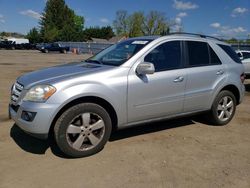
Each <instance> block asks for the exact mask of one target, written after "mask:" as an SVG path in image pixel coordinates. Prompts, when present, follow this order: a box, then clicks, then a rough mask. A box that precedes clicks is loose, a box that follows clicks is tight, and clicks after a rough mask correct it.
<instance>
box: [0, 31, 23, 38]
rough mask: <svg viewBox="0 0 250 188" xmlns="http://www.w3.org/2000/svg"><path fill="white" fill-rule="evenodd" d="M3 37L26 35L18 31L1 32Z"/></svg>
mask: <svg viewBox="0 0 250 188" xmlns="http://www.w3.org/2000/svg"><path fill="white" fill-rule="evenodd" d="M0 36H1V37H17V38H23V37H25V36H24V35H23V34H20V33H16V32H5V31H3V32H0Z"/></svg>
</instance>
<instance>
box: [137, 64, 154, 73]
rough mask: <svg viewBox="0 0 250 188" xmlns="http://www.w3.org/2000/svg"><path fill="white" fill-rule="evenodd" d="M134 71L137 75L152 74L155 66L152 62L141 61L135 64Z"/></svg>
mask: <svg viewBox="0 0 250 188" xmlns="http://www.w3.org/2000/svg"><path fill="white" fill-rule="evenodd" d="M136 72H137V74H139V75H145V74H154V72H155V66H154V64H153V63H149V62H143V63H140V64H139V65H138V66H137V68H136Z"/></svg>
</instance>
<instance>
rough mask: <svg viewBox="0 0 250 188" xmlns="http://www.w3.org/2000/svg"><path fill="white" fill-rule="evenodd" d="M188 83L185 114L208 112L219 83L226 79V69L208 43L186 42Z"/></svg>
mask: <svg viewBox="0 0 250 188" xmlns="http://www.w3.org/2000/svg"><path fill="white" fill-rule="evenodd" d="M185 52H186V53H185V54H186V68H187V83H186V91H185V100H184V112H193V111H201V110H207V109H209V108H210V107H211V106H210V105H211V98H212V93H213V91H214V90H215V88H216V87H217V86H218V83H220V82H223V81H224V80H225V79H226V76H225V68H224V65H223V64H222V63H221V61H220V59H219V57H218V56H217V54H216V53H215V51H214V50H213V49H212V47H211V46H210V45H209V44H208V43H207V42H202V41H185Z"/></svg>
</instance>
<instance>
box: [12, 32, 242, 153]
mask: <svg viewBox="0 0 250 188" xmlns="http://www.w3.org/2000/svg"><path fill="white" fill-rule="evenodd" d="M244 79H245V75H244V67H243V65H242V63H241V61H240V59H239V57H238V56H237V54H236V53H235V51H234V50H232V48H231V46H230V45H228V44H226V43H224V42H222V41H220V40H216V39H213V38H211V37H207V36H204V35H195V36H193V35H190V34H189V35H187V34H175V35H167V36H163V37H159V36H152V37H149V36H148V37H139V38H131V39H127V40H124V41H122V42H120V43H118V44H114V45H112V46H110V47H108V48H107V49H105V50H103V51H101V52H100V53H98V54H97V55H95V56H93V57H91V58H90V59H87V60H85V61H84V62H79V63H72V64H66V65H60V66H57V67H51V68H47V69H42V70H39V71H36V72H32V73H28V74H26V75H23V76H20V77H18V78H17V80H16V82H15V84H14V85H13V87H12V91H11V101H10V105H9V112H10V116H11V118H12V119H13V120H14V121H15V122H16V124H17V125H18V126H19V127H20V128H21V129H23V130H24V131H26V132H28V133H29V134H31V135H34V136H36V137H39V138H45V139H46V138H48V136H49V135H51V136H54V137H55V140H56V143H57V145H58V147H59V148H60V149H61V151H63V152H64V153H65V154H67V155H69V156H72V157H83V156H88V155H92V154H94V153H97V152H99V151H101V150H102V149H103V147H104V145H105V144H106V142H107V141H108V140H109V138H110V135H111V132H112V130H116V129H122V128H126V127H130V126H134V125H138V124H143V123H149V122H153V121H159V120H163V119H169V118H176V117H182V116H187V115H193V114H197V113H206V117H208V120H209V121H210V123H212V124H214V125H225V124H227V123H229V122H230V121H231V119H232V118H233V116H234V114H235V110H236V107H237V105H238V104H240V103H241V101H242V99H243V97H244V93H245V87H244V84H243V82H244ZM142 129H143V127H142Z"/></svg>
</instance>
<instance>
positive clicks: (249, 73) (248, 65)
mask: <svg viewBox="0 0 250 188" xmlns="http://www.w3.org/2000/svg"><path fill="white" fill-rule="evenodd" d="M241 61H242V63H243V65H244V67H245V74H246V78H250V58H246V59H243V60H241Z"/></svg>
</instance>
